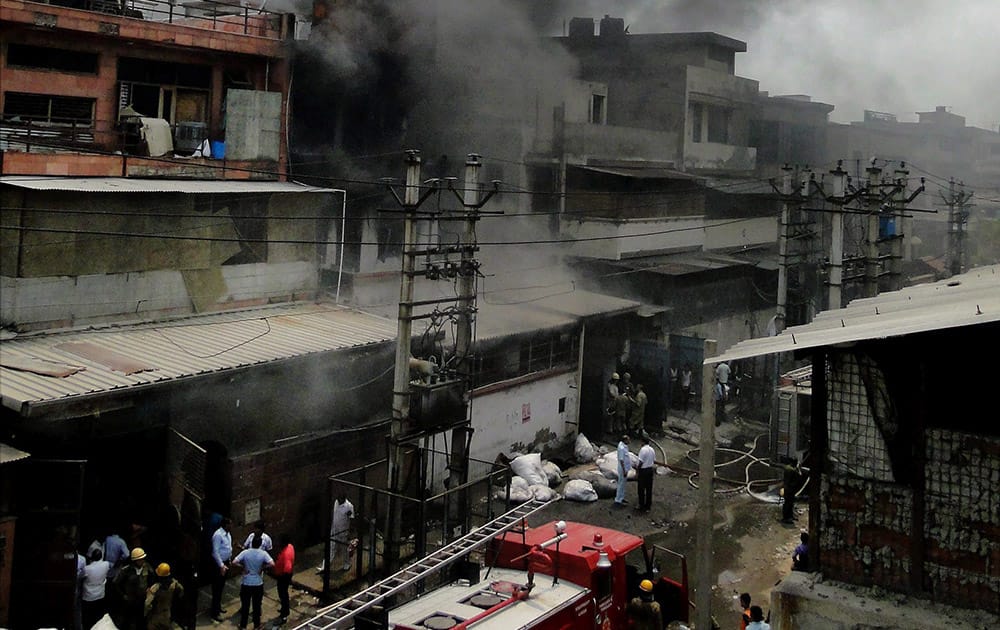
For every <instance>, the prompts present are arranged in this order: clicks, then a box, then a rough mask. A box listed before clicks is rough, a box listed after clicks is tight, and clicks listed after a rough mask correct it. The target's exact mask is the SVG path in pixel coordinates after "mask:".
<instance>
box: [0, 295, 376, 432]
mask: <svg viewBox="0 0 1000 630" xmlns="http://www.w3.org/2000/svg"><path fill="white" fill-rule="evenodd" d="M395 338H396V322H395V321H393V320H389V319H385V318H382V317H378V316H376V315H371V314H368V313H362V312H360V311H356V310H352V309H348V308H346V307H342V306H336V305H331V304H289V305H280V306H273V307H267V308H256V309H248V310H243V311H233V312H228V313H224V314H223V313H220V314H213V315H201V316H195V317H189V318H184V319H180V320H174V321H170V322H162V323H157V324H144V325H131V326H114V327H106V328H93V329H87V330H83V331H67V332H59V333H45V334H37V335H26V336H19V337H15V338H13V339H7V340H3V341H0V355H2V357H3V359H5V360H4V361H3V363H4V366H0V394H2V397H3V405H4V406H5V407H8V408H10V409H13V410H15V411H18V412H21V413H24V414H25V415H29V414H30V411H31V408H32V407H33V406H36V405H42V404H49V403H59V402H66V401H72V400H77V399H80V398H84V397H87V396H91V395H96V394H104V393H107V392H109V391H113V390H122V389H130V388H137V387H146V386H151V385H157V384H164V383H167V382H169V381H173V380H176V379H180V378H184V377H189V376H196V375H203V374H209V373H212V372H220V371H224V370H230V369H234V368H241V367H245V366H250V365H258V364H262V363H267V362H270V361H277V360H282V359H289V358H294V357H299V356H304V355H308V354H312V353H316V352H326V351H330V350H340V349H346V348H353V347H359V346H364V345H370V344H378V343H383V342H387V341H391V340H393V339H395ZM66 342H85V343H90V344H93V345H95V346H100V347H103V348H107V349H108V350H109V351H112V352H114V353H115V354H116V355H121V356H122V357H127V358H130V359H133V360H135V361H139V362H142V363H146V364H149V365H150V366H151V367H152V368H153V369H152V370H150V371H142V372H135V373H132V374H125V373H124V372H121V371H116V370H115V369H114V368H113V367H111V366H109V365H108V364H105V363H100V362H97V361H94V360H89V359H87V358H85V357H81V356H80V355H77V354H70V353H68V352H66V351H64V350H60V349H58V347H57V346H59V345H60V344H65V343H66ZM8 357H10V358H11V359H12V360H11V361H7V360H6V359H7V358H8ZM18 358H21V359H35V360H41V361H50V362H55V363H57V364H72V365H78V366H83V367H84V368H85V369H84V370H82V371H80V372H77V373H75V374H71V375H69V376H66V377H63V378H59V377H54V376H45V375H42V374H38V373H35V372H31V371H24V370H16V369H12V368H10V367H6V365H11V364H16V359H18Z"/></svg>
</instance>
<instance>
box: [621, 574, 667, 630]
mask: <svg viewBox="0 0 1000 630" xmlns="http://www.w3.org/2000/svg"><path fill="white" fill-rule="evenodd" d="M626 613H627V614H628V619H629V628H631V629H632V630H663V613H661V612H660V604H659V603H658V602H657V601H656V600H654V599H653V583H652V582H651V581H650V580H643V581H642V582H639V597H633V598H632V601H630V602H629V604H628V607H627V608H626Z"/></svg>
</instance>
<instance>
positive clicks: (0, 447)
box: [0, 442, 31, 464]
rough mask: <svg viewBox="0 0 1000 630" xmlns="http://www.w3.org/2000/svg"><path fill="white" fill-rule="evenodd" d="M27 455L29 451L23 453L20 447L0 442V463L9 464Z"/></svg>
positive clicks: (29, 454)
mask: <svg viewBox="0 0 1000 630" xmlns="http://www.w3.org/2000/svg"><path fill="white" fill-rule="evenodd" d="M29 457H31V453H25V452H24V451H22V450H21V449H17V448H14V447H13V446H8V445H7V444H4V443H2V442H0V464H10V463H12V462H17V461H20V460H22V459H27V458H29Z"/></svg>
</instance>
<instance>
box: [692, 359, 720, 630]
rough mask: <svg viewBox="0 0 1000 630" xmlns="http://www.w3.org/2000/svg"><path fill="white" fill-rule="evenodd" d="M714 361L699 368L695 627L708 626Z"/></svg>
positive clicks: (712, 525)
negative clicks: (699, 414) (699, 422)
mask: <svg viewBox="0 0 1000 630" xmlns="http://www.w3.org/2000/svg"><path fill="white" fill-rule="evenodd" d="M704 344H705V345H704V350H703V353H704V354H702V356H705V357H714V356H715V353H716V349H717V348H718V343H717V342H716V341H715V340H714V339H706V340H705V342H704ZM714 385H715V365H714V364H711V363H706V364H704V365H703V366H702V368H701V439H700V442H699V446H700V449H701V450H700V452H699V455H698V484H699V485H698V517H697V522H698V538H697V541H696V543H695V544H696V553H697V557H698V560H697V564H696V565H695V567H696V568H695V570H696V571H697V575H696V576H695V580H696V582H695V589H696V590H695V604H696V605H697V611H696V612H695V621H696V623H697V627H699V628H711V627H712V586H714V585H715V572H714V571H713V569H712V564H713V563H712V534H713V532H714V531H715V502H714V499H715V483H714V480H715V405H716V404H722V402H721V401H719V403H716V402H715V400H713V398H714V393H715V386H714Z"/></svg>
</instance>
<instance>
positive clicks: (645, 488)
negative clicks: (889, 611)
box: [635, 434, 656, 512]
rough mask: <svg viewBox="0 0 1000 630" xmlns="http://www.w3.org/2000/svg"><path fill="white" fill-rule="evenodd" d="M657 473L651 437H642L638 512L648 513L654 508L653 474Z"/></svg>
mask: <svg viewBox="0 0 1000 630" xmlns="http://www.w3.org/2000/svg"><path fill="white" fill-rule="evenodd" d="M655 472H656V454H655V453H654V452H653V447H652V445H651V444H650V441H649V436H648V435H645V434H644V435H643V436H642V448H640V449H639V473H638V478H637V479H638V486H639V505H638V506H636V508H635V509H636V510H638V511H640V512H648V511H650V510H651V509H652V508H653V473H655Z"/></svg>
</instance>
